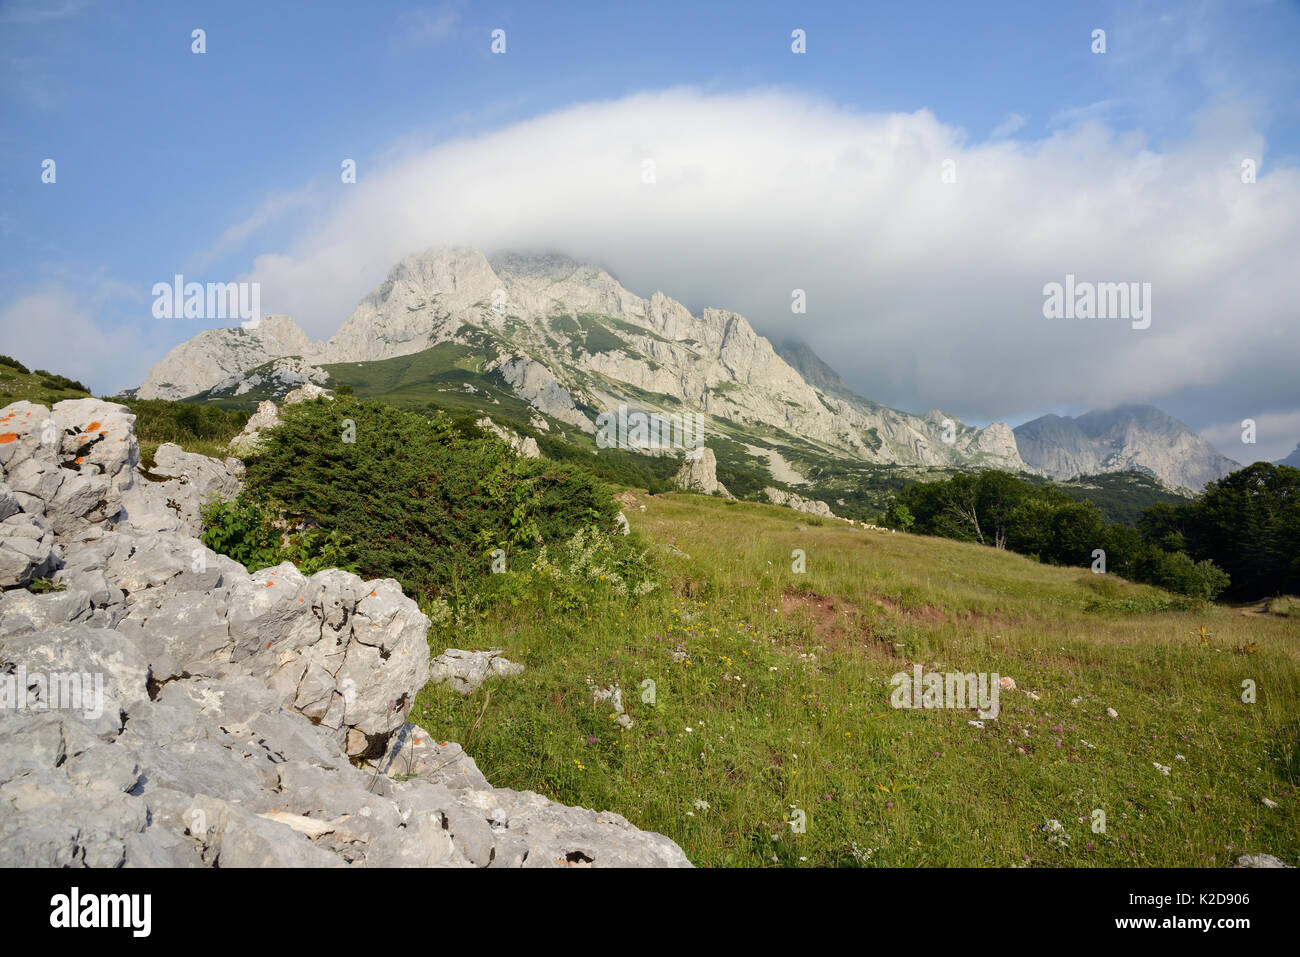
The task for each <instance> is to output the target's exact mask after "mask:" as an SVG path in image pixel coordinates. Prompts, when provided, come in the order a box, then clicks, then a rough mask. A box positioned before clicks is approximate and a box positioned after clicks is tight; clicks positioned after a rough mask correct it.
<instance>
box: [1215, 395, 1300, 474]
mask: <svg viewBox="0 0 1300 957" xmlns="http://www.w3.org/2000/svg"><path fill="white" fill-rule="evenodd" d="M1246 418H1253V419H1254V420H1255V444H1254V445H1251V444H1249V443H1246V442H1243V441H1242V438H1243V436H1244V435H1245V430H1244V429H1243V428H1242V425H1241V423H1242V422H1243V421H1244V419H1234V420H1233V421H1231V422H1222V423H1216V424H1214V425H1210V426H1207V427H1205V428H1203V429H1202V430H1201V434H1202V435H1204V436H1205V438H1207V439H1208V440H1209V441H1210V442H1211V443H1212V444H1213V445H1214V446H1215V447H1217V448H1218V449H1220V450H1221V451H1222V452H1223V454H1224V455H1226V456H1228V457H1229V458H1232V459H1236V460H1237V461H1238V462H1240V463H1242V464H1243V465H1249V464H1250V463H1252V462H1276V461H1277V460H1278V459H1282V458H1286V457H1287V456H1288V455H1290V454H1291V452H1292V451H1293V450H1294V449H1295V447H1296V444H1297V443H1300V409H1297V410H1292V411H1289V412H1265V413H1262V414H1259V415H1255V416H1247V417H1246Z"/></svg>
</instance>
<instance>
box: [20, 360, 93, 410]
mask: <svg viewBox="0 0 1300 957" xmlns="http://www.w3.org/2000/svg"><path fill="white" fill-rule="evenodd" d="M43 379H44V376H39V375H37V374H36V373H35V372H34V371H33V372H19V371H18V370H17V369H15V368H13V367H12V366H6V365H0V406H6V405H9V403H11V402H20V401H23V400H26V401H28V402H35V403H37V404H38V405H44V406H51V405H54V403H56V402H62V401H63V400H64V399H84V398H86V397H87V396H89V395H90V393H89V392H82V391H81V390H79V389H65V388H51V387H50V386H47V385H45V384H44V382H43Z"/></svg>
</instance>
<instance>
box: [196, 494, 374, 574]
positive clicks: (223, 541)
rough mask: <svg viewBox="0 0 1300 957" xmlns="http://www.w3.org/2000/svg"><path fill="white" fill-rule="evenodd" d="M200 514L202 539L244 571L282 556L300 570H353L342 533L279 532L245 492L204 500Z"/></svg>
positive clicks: (256, 567) (255, 568)
mask: <svg viewBox="0 0 1300 957" xmlns="http://www.w3.org/2000/svg"><path fill="white" fill-rule="evenodd" d="M202 514H203V544H204V545H207V546H208V548H210V549H212V550H213V551H214V552H220V553H221V554H223V555H229V556H230V557H231V558H233V559H234V560H235V561H237V562H239V563H241V564H242V565H244V566H246V567H247V568H248V570H249V571H257V570H258V569H259V568H270V567H271V566H273V565H279V564H280V563H281V562H286V561H287V562H293V563H294V564H295V565H296V566H298V570H299V571H300V572H302V573H303V574H304V575H313V574H315V573H316V572H318V571H321V570H322V569H325V568H343V569H346V570H348V571H354V572H355V571H356V570H357V569H356V567H355V564H354V563H353V562H352V560H351V554H350V553H351V549H350V547H349V543H348V542H347V539H346V538H345V537H344V536H343V535H342V534H340V533H339V532H337V531H330V532H324V531H321V530H319V529H299V530H297V531H295V532H292V533H287V532H283V531H281V530H280V529H279V528H277V527H276V524H275V520H274V518H273V516H272V514H271V513H270V512H269V511H267V509H266V507H265V506H264V505H263V504H261V503H260V502H258V501H257V500H255V499H254V498H252V497H251V496H249V495H248V494H247V493H244V494H241V495H240V496H239V497H238V498H236V499H235V500H234V501H232V502H222V501H216V502H210V503H208V504H207V505H205V506H204V507H203V511H202Z"/></svg>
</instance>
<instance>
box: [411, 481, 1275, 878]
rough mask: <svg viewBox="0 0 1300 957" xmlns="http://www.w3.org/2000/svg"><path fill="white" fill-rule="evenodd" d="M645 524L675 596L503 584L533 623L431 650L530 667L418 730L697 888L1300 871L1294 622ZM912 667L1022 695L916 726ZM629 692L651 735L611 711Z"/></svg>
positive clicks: (741, 529)
mask: <svg viewBox="0 0 1300 957" xmlns="http://www.w3.org/2000/svg"><path fill="white" fill-rule="evenodd" d="M622 501H623V502H624V506H623V507H624V510H625V512H626V514H627V516H628V518H629V520H630V522H631V526H632V528H633V530H634V532H635V533H637V535H638V536H639V537H640V538H641V541H642V543H643V544H644V545H645V546H646V547H647V548H648V549H650V550H651V551H652V552H653V554H654V555H655V557H656V560H657V562H658V564H659V566H660V567H661V568H662V569H663V570H664V575H665V581H664V583H663V584H662V585H661V586H660V587H659V588H658V589H657V590H656V591H654V592H652V593H651V594H650V595H648V596H646V597H644V598H641V599H640V600H631V599H627V598H618V597H616V596H614V595H613V594H611V593H610V592H609V591H608V590H607V589H605V588H604V587H603V586H602V583H601V582H600V581H599V580H594V581H591V582H590V583H589V584H588V585H587V586H586V594H585V597H584V599H583V600H582V601H581V602H580V603H579V604H578V605H576V606H575V605H574V604H573V603H572V602H569V603H567V604H566V605H564V606H563V607H559V606H556V605H555V604H554V603H553V602H550V601H549V600H548V599H547V596H546V595H545V593H544V592H539V591H538V590H536V589H534V590H529V589H527V588H520V589H519V590H518V591H517V592H514V593H511V592H510V589H509V588H508V587H503V589H502V592H501V593H502V594H503V595H510V598H509V600H500V601H496V602H494V603H493V604H491V605H489V606H487V610H486V611H479V612H476V613H475V614H474V615H473V617H472V620H471V621H469V622H462V623H460V624H459V625H454V626H453V625H446V626H442V627H440V628H439V627H435V629H434V631H433V632H431V636H430V642H431V646H432V648H433V651H434V653H438V652H440V651H441V650H442V649H443V648H445V647H459V648H468V649H478V648H501V649H502V650H503V651H504V652H505V654H506V656H507V657H509V658H510V659H512V660H514V661H519V662H522V663H524V664H525V665H526V666H527V669H528V670H527V671H526V672H525V673H524V674H523V675H520V676H518V677H514V678H510V679H507V680H493V681H490V682H489V683H488V684H486V685H485V686H483V687H482V688H480V689H479V690H478V691H477V692H475V693H474V694H472V695H469V696H464V695H461V694H459V693H458V692H455V691H452V690H450V689H449V688H446V687H428V688H426V689H424V691H422V692H421V693H420V695H419V696H418V697H417V700H416V702H415V704H414V706H413V709H412V713H411V719H412V720H413V721H416V722H418V723H419V724H420V725H422V726H423V727H424V728H426V729H427V730H428V731H429V732H430V733H431V734H432V735H434V736H435V737H436V738H439V739H450V740H455V741H459V742H461V743H462V744H463V745H464V747H465V748H466V750H467V751H468V752H469V753H470V754H471V755H473V756H474V758H475V760H476V761H477V762H478V764H479V766H480V767H481V768H482V770H483V771H484V773H485V774H486V775H487V776H488V778H489V779H490V780H491V781H492V782H493V783H494V784H495V785H497V786H505V787H513V788H516V789H527V790H534V791H538V792H540V793H543V794H545V795H547V796H548V797H551V798H554V799H555V800H558V801H563V802H565V803H568V804H578V805H583V806H586V807H591V808H596V809H608V810H613V811H616V812H618V813H620V814H622V815H624V816H625V817H627V818H628V819H630V820H631V821H632V822H633V823H634V824H636V825H638V826H639V827H642V828H648V829H651V830H655V831H660V832H662V833H664V834H667V835H668V836H670V837H672V838H673V839H674V840H676V841H677V842H678V843H679V844H681V846H682V847H683V848H684V849H685V851H686V852H687V854H688V855H689V856H690V858H691V860H692V861H693V862H694V863H696V864H697V865H700V866H778V865H779V866H809V867H811V866H859V865H860V866H902V867H915V866H995V867H1004V866H1033V867H1042V866H1126V865H1127V866H1208V867H1218V866H1224V865H1226V864H1228V863H1230V862H1231V861H1232V860H1233V859H1234V857H1235V856H1236V855H1238V854H1241V853H1245V852H1252V853H1254V852H1263V853H1271V854H1274V855H1277V856H1278V857H1281V858H1282V859H1284V860H1286V861H1288V862H1289V863H1297V860H1296V858H1297V851H1300V812H1298V811H1297V805H1300V618H1298V617H1296V616H1295V614H1294V609H1295V604H1294V602H1292V603H1291V604H1290V605H1287V604H1286V603H1281V604H1278V603H1274V605H1273V606H1272V607H1273V609H1274V611H1273V612H1270V611H1268V610H1266V608H1265V606H1260V607H1258V608H1234V607H1227V606H1219V605H1210V606H1204V607H1198V606H1196V605H1195V604H1192V603H1189V602H1188V601H1187V600H1186V599H1181V598H1178V597H1176V596H1172V595H1169V594H1168V593H1166V592H1163V591H1161V590H1159V589H1156V588H1151V587H1147V586H1141V585H1133V584H1129V583H1126V582H1123V581H1122V580H1119V579H1116V578H1114V577H1112V576H1099V575H1094V574H1092V573H1091V572H1089V571H1088V570H1087V569H1070V568H1060V567H1052V566H1047V565H1040V564H1038V563H1036V562H1034V561H1031V560H1029V559H1027V558H1023V557H1021V556H1018V555H1015V554H1012V553H1009V552H999V551H996V550H993V549H991V548H985V547H981V546H976V545H968V544H964V543H959V542H954V541H949V540H945V539H939V538H929V537H922V536H914V535H906V534H902V533H898V534H891V533H888V532H880V531H874V530H864V529H862V528H860V527H853V526H849V525H848V524H846V523H843V522H839V521H832V520H823V519H817V518H814V517H811V516H808V515H804V514H801V513H796V512H793V511H789V510H786V509H780V508H775V507H770V506H762V505H754V504H747V503H727V502H724V501H722V500H719V499H716V498H708V497H703V496H696V495H685V494H672V495H663V496H647V495H645V494H643V493H625V494H624V495H623V496H622ZM794 549H802V550H803V552H804V553H805V556H806V558H805V561H806V571H805V572H803V573H797V572H795V571H793V570H792V564H793V559H792V551H793V550H794ZM511 574H519V575H522V576H525V577H526V575H527V570H526V569H525V570H521V571H519V572H514V571H513V570H512V571H511V572H507V575H508V576H509V575H511ZM1276 611H1281V612H1283V614H1278V613H1275V612H1276ZM1287 611H1291V612H1292V613H1291V614H1290V615H1289V616H1288V615H1287V614H1285V612H1287ZM1202 629H1203V630H1204V632H1205V633H1206V634H1205V635H1204V636H1203V635H1202V634H1201V631H1202ZM914 663H921V664H923V665H924V667H925V669H926V670H927V671H931V670H935V671H944V672H948V671H961V672H996V673H998V674H999V675H1003V676H1010V677H1011V678H1013V679H1014V681H1015V683H1016V686H1017V687H1016V690H1014V691H1003V692H1002V693H1001V696H1000V708H1001V711H1000V714H999V716H998V717H997V719H996V720H988V721H985V722H984V727H983V728H982V729H981V728H977V727H974V726H972V725H970V724H968V722H969V721H972V720H977V719H978V715H977V714H975V713H974V711H971V710H946V709H934V710H910V709H895V708H893V707H891V706H890V693H891V690H892V689H891V685H890V676H891V675H892V674H894V673H896V672H899V671H908V672H910V671H911V668H912V665H913V664H914ZM1245 681H1251V682H1253V683H1254V687H1255V695H1256V700H1255V701H1254V702H1253V703H1244V702H1243V700H1242V697H1243V693H1244V692H1243V682H1245ZM651 683H652V684H651ZM611 684H617V685H618V686H619V687H620V688H621V689H622V701H623V705H624V707H625V709H626V711H627V713H628V715H629V716H630V717H631V718H632V719H633V722H634V723H633V726H632V727H631V728H630V729H624V728H622V727H620V726H619V724H618V723H616V721H615V720H614V718H615V716H614V714H613V713H612V711H611V708H610V705H609V703H608V702H602V703H599V704H597V703H594V702H593V695H592V688H593V687H602V686H606V687H607V686H609V685H611ZM651 692H653V693H651ZM651 698H652V699H653V702H651V700H650V699H651ZM1107 709H1114V711H1115V712H1116V713H1117V715H1118V717H1117V718H1112V717H1110V716H1109V715H1108V713H1107ZM1156 765H1160V766H1162V767H1163V768H1167V769H1168V772H1167V773H1166V772H1165V771H1164V770H1161V768H1158V767H1156ZM1265 798H1267V799H1269V800H1270V801H1273V802H1276V804H1277V807H1272V808H1271V807H1268V806H1266V805H1265V804H1264V803H1263V799H1265ZM1096 810H1100V811H1102V812H1104V815H1105V829H1104V831H1101V832H1095V831H1094V829H1093V821H1094V811H1096ZM1049 820H1056V821H1059V822H1060V824H1061V826H1062V827H1063V829H1064V832H1065V834H1066V835H1068V836H1067V837H1064V838H1063V837H1061V836H1059V835H1057V836H1053V835H1052V834H1050V833H1048V832H1046V831H1044V829H1043V828H1044V826H1045V824H1046V822H1047V821H1049ZM792 822H794V824H795V826H792ZM800 822H802V826H801V827H800V826H798V825H799V824H800Z"/></svg>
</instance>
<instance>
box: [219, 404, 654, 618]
mask: <svg viewBox="0 0 1300 957" xmlns="http://www.w3.org/2000/svg"><path fill="white" fill-rule="evenodd" d="M282 415H283V419H284V421H283V424H282V425H281V426H279V427H278V428H276V429H273V430H272V431H270V432H269V433H267V436H266V441H265V442H264V443H263V444H262V446H261V447H260V448H259V449H258V451H257V452H256V454H254V455H253V456H252V457H251V458H250V459H249V461H248V471H247V477H246V479H247V481H246V484H247V487H248V488H250V489H253V490H255V494H256V495H257V497H258V500H259V502H260V505H261V507H262V510H263V513H264V514H265V515H270V514H280V515H283V516H284V517H285V518H286V520H288V521H289V522H290V523H291V524H297V523H303V524H306V525H308V526H310V527H315V528H319V529H320V530H322V531H323V532H326V533H330V532H337V533H339V535H340V536H341V538H342V541H344V542H345V543H346V550H347V555H348V557H349V558H350V559H351V560H352V561H353V562H354V563H355V566H356V570H357V571H358V573H359V574H362V575H364V576H367V577H389V578H395V579H397V580H398V581H399V582H400V583H401V584H402V587H403V588H404V589H405V590H406V591H407V592H408V593H410V594H413V595H415V596H416V597H417V598H419V599H422V600H431V599H433V598H436V597H438V596H442V595H462V594H465V593H466V591H467V588H466V587H465V586H471V585H476V584H481V583H482V581H483V579H484V578H485V576H488V575H490V569H491V564H492V553H493V551H494V550H496V549H501V550H502V551H503V552H504V553H505V556H506V560H507V564H508V567H510V568H512V569H517V568H523V567H527V566H528V565H529V564H531V559H529V558H528V557H526V556H529V555H533V554H537V553H538V552H539V550H540V549H541V548H542V547H543V546H550V547H552V548H554V547H556V546H558V545H560V544H561V543H565V542H569V541H570V540H571V539H572V538H573V536H574V535H575V533H577V532H579V531H581V530H583V529H587V528H589V527H592V526H594V527H595V528H597V529H605V530H612V529H613V528H614V520H615V516H616V515H617V513H618V507H617V505H615V503H614V501H613V498H612V496H611V495H610V492H609V489H608V488H607V487H606V486H605V485H604V484H603V483H601V482H600V481H599V480H597V479H596V478H595V477H594V476H592V475H591V474H590V473H588V472H586V471H584V470H582V469H579V468H575V467H573V466H571V465H566V464H562V463H555V462H549V461H546V460H542V459H527V458H519V457H516V456H515V455H514V453H513V452H511V451H510V450H509V448H508V447H507V446H506V445H505V444H504V443H503V442H501V441H500V440H498V439H497V438H496V437H495V436H488V435H483V434H482V433H481V432H480V431H479V430H477V429H475V430H474V431H475V433H476V434H474V435H467V434H465V432H463V431H461V430H460V429H457V428H456V426H455V425H454V424H453V423H452V422H451V420H449V419H448V418H447V417H446V416H445V415H441V414H439V415H436V416H435V417H433V418H426V417H424V416H422V415H420V414H418V413H414V412H405V411H402V410H399V409H396V408H393V407H391V406H387V405H383V404H380V403H377V402H371V401H366V400H359V399H355V398H349V397H340V398H337V399H335V400H334V401H332V402H331V401H327V400H316V401H314V402H305V403H302V404H299V405H294V406H290V407H288V408H287V409H285V410H283V412H282ZM346 438H351V439H353V440H352V441H344V439H346ZM248 527H249V530H250V532H251V533H252V534H251V536H250V537H248V539H247V547H248V548H249V549H250V550H252V551H253V552H255V553H256V552H257V550H258V549H259V548H261V547H263V546H264V544H265V533H264V532H262V531H258V529H257V527H256V525H255V523H249V525H248ZM617 538H618V542H617V543H616V546H611V547H617V548H619V549H631V548H633V547H634V546H633V545H632V543H631V542H629V541H628V540H627V539H625V538H624V537H623V536H617ZM232 541H235V542H242V541H243V539H233V540H232ZM214 547H215V546H214ZM228 554H232V555H233V553H228ZM233 557H236V558H238V556H237V555H233ZM241 560H242V559H241Z"/></svg>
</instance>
